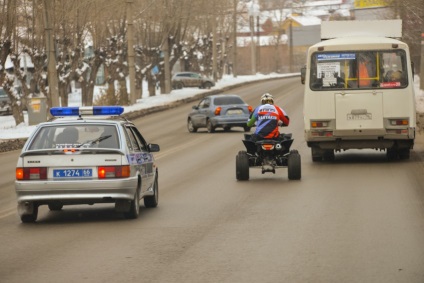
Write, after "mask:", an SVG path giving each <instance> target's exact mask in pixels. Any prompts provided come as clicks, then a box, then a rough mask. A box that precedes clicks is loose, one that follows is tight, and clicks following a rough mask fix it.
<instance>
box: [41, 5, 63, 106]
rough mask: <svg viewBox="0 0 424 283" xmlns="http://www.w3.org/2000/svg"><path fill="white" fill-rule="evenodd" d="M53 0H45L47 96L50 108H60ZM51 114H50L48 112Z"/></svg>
mask: <svg viewBox="0 0 424 283" xmlns="http://www.w3.org/2000/svg"><path fill="white" fill-rule="evenodd" d="M51 4H52V0H44V30H45V34H46V35H45V36H46V50H47V62H48V65H47V80H48V86H49V93H48V94H47V102H48V105H47V106H48V107H49V108H51V107H56V106H59V84H58V78H57V70H56V54H55V53H56V52H55V48H54V38H53V32H52V30H53V29H52V27H51V14H50V13H51V11H53V8H52V6H51ZM48 113H49V112H48Z"/></svg>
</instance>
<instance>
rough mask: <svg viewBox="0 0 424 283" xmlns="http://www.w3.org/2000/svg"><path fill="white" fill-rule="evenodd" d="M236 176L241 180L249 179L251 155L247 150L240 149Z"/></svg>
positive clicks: (237, 157)
mask: <svg viewBox="0 0 424 283" xmlns="http://www.w3.org/2000/svg"><path fill="white" fill-rule="evenodd" d="M236 178H237V180H239V181H246V180H249V156H248V155H247V152H246V151H239V153H238V154H237V156H236Z"/></svg>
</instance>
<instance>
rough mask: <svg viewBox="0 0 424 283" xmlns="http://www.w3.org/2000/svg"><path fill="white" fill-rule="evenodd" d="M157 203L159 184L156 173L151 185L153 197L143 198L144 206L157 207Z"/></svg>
mask: <svg viewBox="0 0 424 283" xmlns="http://www.w3.org/2000/svg"><path fill="white" fill-rule="evenodd" d="M158 203H159V182H158V174H157V172H156V177H155V182H154V183H153V195H152V196H148V197H145V198H144V206H145V207H148V208H151V207H156V206H158Z"/></svg>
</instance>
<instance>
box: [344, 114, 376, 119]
mask: <svg viewBox="0 0 424 283" xmlns="http://www.w3.org/2000/svg"><path fill="white" fill-rule="evenodd" d="M347 119H348V120H372V114H371V113H367V114H356V115H355V114H347Z"/></svg>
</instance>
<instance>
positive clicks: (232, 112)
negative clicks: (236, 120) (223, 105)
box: [227, 109, 243, 115]
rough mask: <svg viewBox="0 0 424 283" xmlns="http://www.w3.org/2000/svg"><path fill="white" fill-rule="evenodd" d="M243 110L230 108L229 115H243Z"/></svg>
mask: <svg viewBox="0 0 424 283" xmlns="http://www.w3.org/2000/svg"><path fill="white" fill-rule="evenodd" d="M241 114H243V111H242V110H241V109H230V110H228V111H227V115H241Z"/></svg>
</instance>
